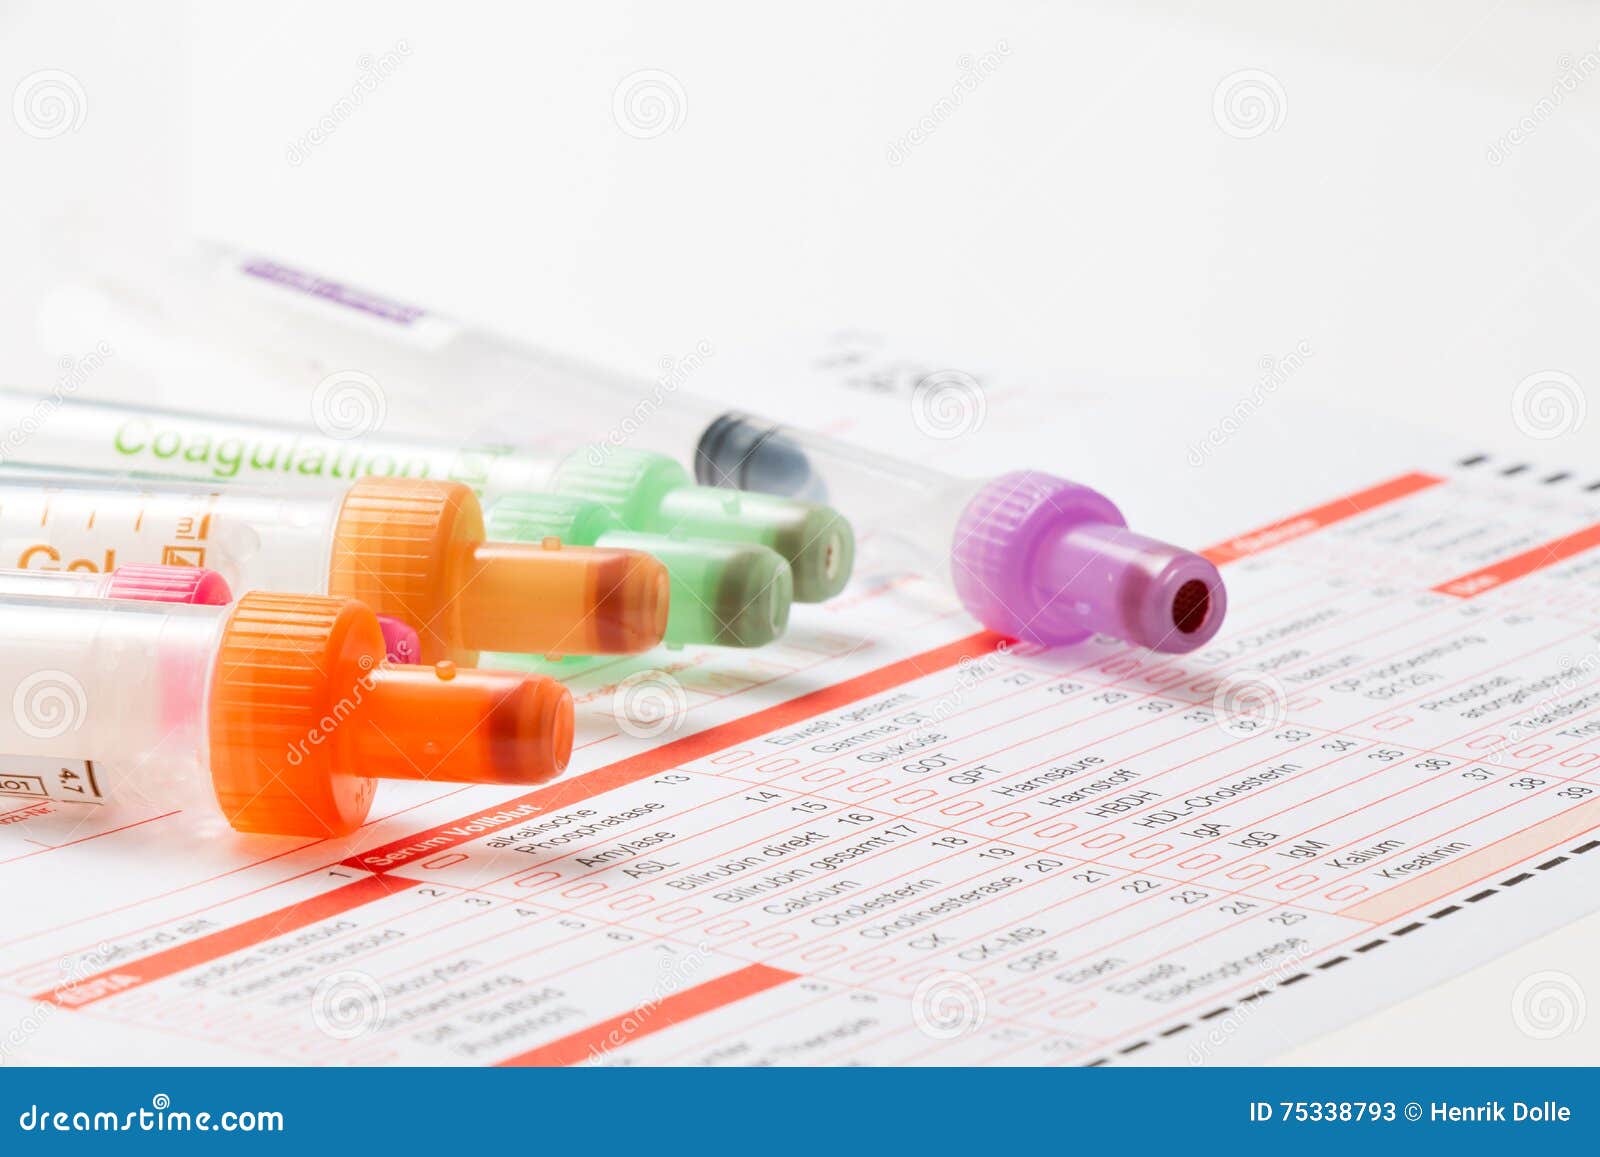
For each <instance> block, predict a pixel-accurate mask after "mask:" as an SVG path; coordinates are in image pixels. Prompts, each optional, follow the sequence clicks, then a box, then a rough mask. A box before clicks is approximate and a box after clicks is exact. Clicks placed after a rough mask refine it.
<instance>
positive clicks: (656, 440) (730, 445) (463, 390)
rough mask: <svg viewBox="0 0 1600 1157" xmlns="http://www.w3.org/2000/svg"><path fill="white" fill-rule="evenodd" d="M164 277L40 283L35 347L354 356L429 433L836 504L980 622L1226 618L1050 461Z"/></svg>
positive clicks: (425, 322) (233, 261) (214, 363)
mask: <svg viewBox="0 0 1600 1157" xmlns="http://www.w3.org/2000/svg"><path fill="white" fill-rule="evenodd" d="M163 274H164V276H161V277H155V278H145V277H139V278H137V279H136V280H128V279H123V280H121V281H119V280H118V279H117V278H116V277H115V276H110V277H102V278H100V279H99V280H97V281H95V282H93V283H92V284H82V285H79V286H76V287H74V288H72V289H69V290H66V291H63V292H62V293H61V294H56V295H51V296H50V298H48V299H47V302H46V306H45V309H44V311H43V313H42V314H41V333H42V334H43V335H45V342H46V345H47V347H48V348H49V351H50V352H51V353H52V354H59V355H63V356H65V355H67V354H69V353H70V352H71V351H72V350H73V349H82V348H87V347H88V346H89V345H92V343H93V341H94V340H96V339H97V338H98V339H101V340H105V341H108V342H109V343H110V344H112V345H113V346H114V347H115V348H116V350H117V353H118V356H119V357H123V356H126V357H128V358H129V360H130V361H132V362H135V363H138V364H141V365H143V366H144V367H146V370H147V372H150V373H152V374H155V373H160V374H162V375H164V380H166V379H170V380H173V381H179V380H181V381H183V382H185V383H186V384H187V386H188V388H190V389H191V391H192V390H194V389H196V388H199V387H200V384H201V383H204V382H207V381H211V380H215V375H216V374H217V373H218V372H229V371H228V369H227V368H228V367H232V371H231V372H239V369H238V367H239V366H241V365H244V364H248V365H249V366H251V367H252V372H254V373H256V374H259V375H260V380H262V381H280V382H297V381H298V382H302V383H304V384H305V385H307V387H309V385H310V381H307V378H308V377H309V375H311V374H313V373H314V374H317V375H318V377H321V378H322V380H325V381H326V380H330V379H329V378H328V377H327V375H334V374H336V373H337V372H338V371H340V370H342V369H346V368H349V367H360V368H361V370H362V371H363V372H364V373H365V374H367V375H370V376H371V378H372V379H373V380H374V381H381V382H382V383H383V388H384V390H386V391H387V397H388V399H389V400H390V401H398V400H399V399H400V397H401V396H402V395H403V396H404V397H406V398H407V399H408V400H409V402H410V404H411V405H412V406H413V408H414V409H415V411H416V412H418V413H425V414H427V415H428V418H429V420H430V422H431V423H432V428H433V429H435V430H437V429H439V428H441V427H442V428H444V429H446V430H450V429H451V428H452V427H454V432H458V433H459V432H461V427H462V426H463V425H464V424H465V423H466V422H467V421H468V419H466V418H464V417H463V415H462V411H463V410H464V409H470V410H471V411H472V412H473V413H475V414H476V415H478V419H477V420H478V422H479V423H480V424H488V423H493V424H495V425H496V426H497V427H499V428H510V429H517V430H519V431H521V430H526V431H534V430H537V431H550V430H561V429H564V430H568V431H570V430H573V429H574V428H576V427H578V426H582V425H587V427H588V428H589V429H590V430H591V431H593V430H595V429H596V428H599V429H602V430H605V431H606V432H605V433H604V434H603V435H602V436H601V438H600V440H599V442H598V443H597V444H596V445H595V446H594V447H592V449H591V451H590V454H589V455H588V457H587V458H586V459H585V460H584V462H585V464H587V463H588V462H593V463H596V464H597V465H596V469H603V468H605V467H606V464H607V463H609V462H612V461H614V460H617V457H618V456H621V458H622V459H626V458H627V456H628V455H630V454H641V453H649V452H651V451H655V452H661V453H665V454H666V455H667V456H668V457H669V458H672V459H675V460H683V461H691V460H692V461H693V462H694V470H695V477H696V480H697V481H698V482H700V483H701V484H702V486H705V487H708V488H711V491H712V493H714V492H715V489H719V488H727V489H730V490H732V491H735V492H743V493H747V494H748V495H749V497H752V498H753V497H754V496H755V495H756V494H764V495H767V496H768V497H777V498H783V499H790V500H793V499H801V500H806V501H813V502H822V501H827V502H831V503H835V504H836V505H837V506H838V507H839V508H840V509H841V510H842V511H844V512H845V514H846V515H848V517H849V518H850V519H851V520H852V522H853V523H854V525H855V527H856V529H857V531H858V532H860V533H861V534H862V535H863V536H864V537H870V538H872V539H874V540H876V542H875V545H876V547H877V548H878V549H879V550H880V551H882V552H883V553H885V554H886V555H887V556H888V557H887V559H886V561H889V562H891V563H892V564H893V565H897V566H904V567H905V568H907V569H912V570H916V571H919V572H923V573H928V574H932V575H935V576H940V577H943V578H945V579H947V580H948V581H949V583H950V584H951V585H952V586H953V587H954V589H955V591H956V593H957V595H958V596H959V598H960V599H961V601H962V603H963V604H964V605H965V606H966V608H967V610H968V611H969V612H970V613H971V614H973V615H974V617H976V618H977V619H978V620H979V621H980V622H982V623H983V624H984V625H985V626H987V627H989V628H991V629H993V630H996V631H1000V632H1003V633H1005V634H1008V635H1012V636H1015V637H1018V638H1021V639H1024V640H1027V641H1030V642H1036V643H1041V644H1045V645H1053V644H1059V643H1069V642H1074V641H1077V640H1079V639H1082V638H1085V637H1086V636H1088V635H1091V634H1093V633H1095V632H1103V633H1105V634H1108V635H1112V636H1114V637H1116V638H1119V639H1123V640H1126V641H1128V642H1132V643H1137V644H1140V645H1143V646H1146V647H1151V648H1155V649H1157V650H1162V651H1175V652H1182V651H1189V650H1193V649H1194V648H1195V647H1198V646H1200V645H1202V644H1203V643H1205V642H1206V641H1207V640H1209V639H1210V638H1211V637H1212V636H1213V635H1214V634H1215V633H1216V631H1217V629H1218V628H1219V627H1220V626H1221V624H1222V620H1223V617H1224V614H1225V611H1226V591H1225V589H1224V587H1223V585H1222V580H1221V577H1220V576H1219V575H1218V573H1217V571H1216V568H1215V567H1213V566H1212V565H1211V563H1210V562H1208V561H1207V560H1206V559H1204V558H1202V557H1201V556H1200V555H1198V554H1195V553H1194V552H1192V551H1188V550H1185V549H1183V548H1181V547H1176V546H1172V545H1170V544H1168V543H1164V542H1161V541H1159V540H1156V539H1152V538H1149V537H1147V536H1144V535H1141V534H1138V533H1136V532H1135V531H1133V530H1131V529H1129V528H1128V526H1127V524H1126V520H1125V519H1124V518H1123V516H1122V514H1121V512H1120V511H1119V510H1118V509H1117V508H1116V506H1115V505H1113V504H1112V502H1111V501H1110V500H1109V499H1107V498H1106V497H1105V496H1104V495H1102V494H1100V493H1098V492H1097V491H1095V490H1092V489H1090V488H1089V487H1087V486H1083V485H1080V484H1078V483H1074V482H1069V481H1068V480H1066V479H1064V478H1061V477H1058V476H1056V475H1053V474H1047V473H1043V472H1038V471H1020V472H1015V473H1009V474H1004V475H1001V476H999V477H997V478H993V479H988V480H972V479H963V478H959V477H956V476H953V475H949V474H946V473H944V472H942V471H938V470H934V469H931V468H928V467H925V466H921V465H918V464H915V463H910V462H903V461H900V460H897V459H895V458H894V457H892V456H890V455H886V454H882V453H879V452H874V451H871V450H868V449H866V448H863V447H857V446H853V445H851V444H849V443H846V442H843V441H840V440H837V439H833V438H828V437H825V436H823V435H819V434H813V433H809V432H805V431H800V430H797V429H794V428H792V427H784V426H781V425H779V424H778V423H775V422H770V421H766V420H763V419H759V418H756V417H752V416H750V415H746V414H742V413H730V412H727V411H726V410H725V409H724V408H723V407H720V406H716V405H713V404H710V403H706V402H701V401H697V400H696V399H694V398H693V397H692V396H690V395H689V394H688V393H687V392H686V391H683V390H681V389H679V388H677V383H668V385H662V384H661V383H647V382H640V381H638V380H635V379H632V378H628V377H625V376H621V375H617V374H613V373H608V372H605V371H601V370H597V369H595V368H593V367H591V366H586V365H583V364H580V363H577V362H574V361H570V360H567V359H562V358H559V357H557V356H554V355H552V354H550V353H548V352H547V351H544V350H541V349H538V348H534V347H530V346H527V345H525V344H523V343H520V342H517V341H515V340H512V339H508V338H503V337H500V336H498V335H496V334H494V333H491V332H488V331H485V330H480V329H473V328H469V327H466V326H463V325H461V324H459V323H457V322H454V321H451V320H449V319H447V318H442V317H439V316H437V315H434V314H431V313H429V312H428V311H426V310H423V309H420V308H417V307H415V306H411V305H406V304H404V303H400V302H396V301H392V300H390V299H387V298H384V297H382V296H380V295H377V294H373V293H369V292H366V291H363V290H359V289H357V288H355V287H353V286H349V285H346V284H343V283H340V282H337V281H333V280H331V279H328V278H324V277H319V276H317V275H315V274H310V273H306V272H304V271H301V270H297V269H294V268H291V267H289V266H287V265H284V264H282V263H278V262H273V261H267V260H262V259H259V258H252V257H247V256H243V255H239V254H235V253H230V252H228V251H226V250H222V249H219V248H215V247H210V248H205V249H202V250H200V251H199V252H198V253H197V254H196V255H195V256H194V257H193V258H192V259H190V260H189V261H187V262H179V263H172V264H169V265H167V266H166V267H165V268H164V270H163ZM167 275H170V276H167ZM191 334H204V335H206V337H205V338H204V339H203V340H201V341H199V342H195V341H187V340H185V337H186V335H191ZM315 380H317V379H316V378H312V379H311V381H315ZM669 387H670V388H669ZM463 398H465V399H469V400H470V405H469V406H467V407H463V405H462V401H461V400H462V399H463ZM747 500H748V498H747V499H744V500H731V501H747ZM696 501H697V502H700V501H702V500H700V499H698V498H697V500H696ZM703 501H705V502H707V503H709V502H710V501H711V500H710V499H706V500H703ZM798 574H799V572H798V570H797V582H798Z"/></svg>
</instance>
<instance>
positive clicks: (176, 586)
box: [0, 564, 233, 607]
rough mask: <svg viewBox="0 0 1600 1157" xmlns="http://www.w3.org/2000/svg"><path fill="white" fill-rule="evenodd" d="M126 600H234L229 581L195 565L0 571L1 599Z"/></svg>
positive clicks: (215, 603)
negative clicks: (103, 570)
mask: <svg viewBox="0 0 1600 1157" xmlns="http://www.w3.org/2000/svg"><path fill="white" fill-rule="evenodd" d="M15 595H22V596H27V597H29V598H43V599H125V600H128V601H130V602H141V603H186V604H188V605H190V606H196V607H220V606H225V605H226V604H228V603H231V602H232V601H233V592H232V591H231V590H230V589H229V588H228V581H227V580H226V579H224V578H223V577H222V576H221V575H220V574H218V573H217V572H216V571H214V570H206V569H205V568H204V567H198V566H161V565H159V564H154V565H146V566H140V565H133V566H119V567H118V568H117V569H116V570H114V571H107V572H100V571H87V570H5V569H0V597H6V596H15Z"/></svg>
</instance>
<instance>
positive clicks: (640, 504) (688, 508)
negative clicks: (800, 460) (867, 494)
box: [550, 448, 855, 603]
mask: <svg viewBox="0 0 1600 1157" xmlns="http://www.w3.org/2000/svg"><path fill="white" fill-rule="evenodd" d="M594 457H595V455H594V454H593V453H591V452H587V451H583V452H579V453H577V454H573V455H571V456H570V457H568V458H566V459H565V460H563V461H562V463H561V464H560V466H558V467H557V468H556V472H555V476H554V477H553V478H552V480H551V483H550V488H551V489H552V490H554V491H556V492H557V493H560V494H567V495H571V496H573V497H576V498H586V499H589V500H590V501H593V502H599V503H603V504H604V505H605V506H606V508H607V509H609V510H610V511H611V513H612V514H614V515H616V517H617V518H618V520H619V521H620V522H621V523H622V525H623V526H625V527H627V528H628V529H629V530H636V531H644V532H646V533H650V534H665V535H671V536H673V537H674V538H678V537H682V538H703V539H711V540H713V541H717V542H743V543H750V544H752V545H755V546H765V547H768V548H769V549H771V550H775V551H777V552H778V553H779V554H781V555H782V556H783V557H784V558H785V559H786V560H788V563H789V567H790V569H791V570H792V571H793V572H794V597H795V598H796V599H797V600H798V601H800V602H802V603H820V602H821V601H822V600H824V599H828V598H832V597H833V596H834V595H836V594H838V593H839V592H840V591H841V590H843V589H844V585H845V583H846V582H847V581H849V578H850V567H851V565H852V564H853V563H854V562H855V535H854V534H853V533H852V532H851V530H850V524H849V523H848V522H847V521H845V519H844V517H843V516H842V515H840V514H839V512H838V511H836V510H834V509H833V508H832V507H831V506H820V505H818V504H816V503H813V502H802V501H800V500H799V499H795V498H784V497H781V496H779V495H776V494H756V493H750V492H746V491H740V490H724V489H722V488H720V487H716V486H696V485H695V483H694V480H693V479H692V478H691V477H690V475H689V472H688V470H686V469H685V468H684V467H683V466H682V465H681V464H680V463H678V462H677V461H676V460H674V459H673V458H670V457H668V456H667V455H665V454H656V453H652V452H650V451H646V450H629V449H621V448H608V449H606V450H605V451H604V453H603V456H601V459H600V461H598V462H596V461H594Z"/></svg>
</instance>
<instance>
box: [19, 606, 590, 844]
mask: <svg viewBox="0 0 1600 1157" xmlns="http://www.w3.org/2000/svg"><path fill="white" fill-rule="evenodd" d="M69 581H70V580H69ZM0 638H4V639H5V641H6V645H5V647H4V649H3V650H0V697H3V698H4V700H5V701H6V702H9V703H10V704H11V705H12V710H11V711H10V712H9V713H5V712H0V753H3V754H0V795H4V796H8V797H12V798H18V799H22V800H24V801H31V802H33V803H35V804H36V805H38V806H42V807H44V808H46V809H47V810H61V809H71V808H74V807H79V806H102V805H108V804H114V803H115V802H116V801H117V800H119V799H131V800H133V801H136V802H142V803H144V804H146V805H151V806H160V807H177V808H204V809H206V810H208V811H211V812H216V811H220V812H221V813H222V815H223V817H224V818H225V819H226V820H227V821H228V823H229V824H230V825H231V826H233V827H234V828H236V829H238V830H240V831H247V832H264V833H277V834H286V835H311V836H327V835H342V834H345V833H347V832H349V831H352V830H354V828H355V827H357V826H358V825H359V824H360V823H361V822H362V820H364V819H365V817H366V815H367V811H368V809H369V808H370V806H371V802H372V796H373V791H374V787H375V784H376V780H377V779H378V778H389V779H428V780H442V781H451V782H469V783H478V782H484V783H507V784H523V783H536V782H541V781H543V780H547V779H549V778H551V777H552V776H554V775H556V774H557V773H558V772H559V771H560V770H561V769H562V768H564V767H565V766H566V763H567V759H568V757H569V755H570V753H571V748H572V733H573V717H572V697H571V695H570V694H569V693H568V692H567V691H566V689H565V688H564V687H562V686H561V685H560V684H559V683H556V682H555V681H553V680H551V679H547V678H543V677H541V676H537V675H527V674H513V673H510V672H499V671H474V670H470V669H457V668H456V667H455V666H454V664H451V663H448V662H445V663H440V664H439V665H437V666H436V667H390V666H388V665H386V664H384V663H383V635H382V631H381V629H380V628H379V626H378V621H377V618H376V617H375V616H374V615H373V614H372V612H371V611H370V610H369V609H367V608H366V607H364V606H362V605H361V604H360V603H356V602H353V601H350V600H341V599H332V598H325V597H320V596H316V595H276V594H267V593H262V592H252V593H250V594H247V595H245V596H244V597H242V598H241V599H239V600H238V601H237V602H236V603H233V604H231V605H228V606H219V605H186V604H178V603H156V602H143V601H125V600H118V599H87V598H71V597H33V596H29V595H0Z"/></svg>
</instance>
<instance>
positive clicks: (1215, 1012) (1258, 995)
mask: <svg viewBox="0 0 1600 1157" xmlns="http://www.w3.org/2000/svg"><path fill="white" fill-rule="evenodd" d="M1481 460H1482V458H1481V457H1480V458H1477V459H1469V460H1465V461H1463V462H1462V463H1461V465H1463V466H1472V465H1475V464H1476V463H1477V462H1478V461H1481ZM1590 489H1600V482H1597V483H1595V484H1594V486H1593V487H1590ZM1596 848H1600V839H1597V840H1590V841H1588V842H1587V843H1583V844H1579V845H1578V846H1577V847H1575V848H1569V849H1568V850H1567V851H1566V853H1564V854H1563V855H1559V856H1555V857H1553V858H1551V859H1548V860H1546V861H1545V862H1544V863H1542V864H1539V865H1537V866H1536V870H1537V871H1540V872H1548V871H1549V870H1550V869H1551V868H1559V867H1560V866H1561V865H1562V864H1565V863H1570V862H1571V860H1572V857H1573V856H1575V855H1582V854H1583V853H1585V852H1592V851H1594V850H1595V849H1596ZM1533 875H1534V874H1533V872H1518V873H1517V874H1516V875H1515V876H1511V877H1509V878H1508V879H1504V880H1501V881H1500V885H1499V887H1496V888H1484V889H1483V890H1482V891H1480V892H1474V893H1473V894H1472V895H1470V896H1468V897H1466V899H1465V903H1468V904H1476V903H1478V902H1479V901H1480V900H1487V899H1488V898H1489V897H1490V896H1498V895H1500V894H1501V892H1502V891H1503V890H1504V889H1506V888H1512V887H1515V886H1516V885H1518V884H1520V883H1522V882H1523V881H1525V880H1531V879H1533ZM1463 911H1465V909H1464V908H1463V907H1462V906H1461V905H1460V904H1446V905H1445V906H1444V907H1443V908H1440V909H1439V910H1438V911H1436V912H1430V913H1429V914H1428V919H1429V920H1439V919H1442V918H1443V917H1445V916H1449V915H1451V914H1452V913H1454V912H1463ZM1426 927H1428V925H1427V924H1426V923H1425V922H1424V921H1421V920H1414V921H1412V922H1411V923H1410V924H1406V925H1404V926H1403V927H1400V928H1396V929H1394V930H1393V931H1392V932H1390V933H1389V935H1388V936H1379V937H1377V938H1376V939H1374V940H1369V941H1367V942H1366V943H1365V944H1358V945H1357V946H1356V947H1355V948H1354V949H1353V951H1354V952H1356V953H1365V952H1371V951H1372V950H1373V949H1374V948H1382V947H1383V946H1384V945H1385V944H1389V943H1392V942H1393V938H1394V937H1396V936H1405V935H1408V934H1410V933H1412V932H1415V931H1416V930H1417V929H1418V928H1426ZM1350 959H1351V957H1349V956H1347V955H1341V956H1333V957H1330V958H1329V959H1327V960H1323V961H1320V962H1318V963H1317V964H1316V965H1314V966H1313V967H1314V968H1315V970H1316V972H1326V971H1327V970H1328V969H1330V968H1333V967H1335V966H1336V965H1340V964H1343V963H1345V962H1346V961H1348V960H1350ZM1315 974H1316V973H1315V972H1312V971H1306V972H1297V973H1295V974H1294V975H1293V976H1289V977H1286V978H1284V979H1283V980H1280V981H1279V982H1278V985H1277V988H1259V989H1257V990H1256V991H1254V992H1252V993H1250V994H1249V995H1248V996H1242V997H1240V998H1239V999H1238V1000H1236V1001H1234V1002H1233V1003H1231V1004H1223V1005H1218V1006H1217V1007H1216V1008H1213V1009H1212V1010H1211V1011H1209V1012H1203V1013H1201V1014H1200V1015H1199V1016H1197V1017H1195V1021H1196V1022H1198V1021H1206V1020H1215V1019H1216V1018H1217V1017H1219V1016H1226V1015H1228V1013H1230V1012H1234V1011H1236V1010H1237V1009H1240V1008H1242V1007H1244V1006H1245V1005H1247V1004H1254V1003H1255V1002H1256V1001H1258V1000H1264V999H1265V998H1267V997H1269V996H1271V995H1272V994H1273V993H1274V992H1277V991H1278V990H1279V989H1282V988H1288V987H1289V986H1290V985H1291V984H1298V983H1299V982H1300V981H1302V980H1308V979H1310V978H1311V977H1312V976H1314V975H1315ZM1192 1027H1194V1025H1193V1023H1191V1022H1187V1021H1186V1022H1184V1023H1183V1024H1176V1025H1173V1026H1172V1027H1170V1028H1166V1029H1163V1030H1161V1031H1160V1032H1157V1033H1154V1034H1153V1035H1151V1036H1148V1037H1144V1038H1143V1039H1141V1040H1137V1041H1134V1042H1133V1043H1132V1044H1127V1045H1123V1046H1122V1047H1121V1048H1119V1049H1117V1055H1118V1056H1127V1055H1128V1054H1129V1053H1135V1052H1138V1051H1139V1050H1140V1049H1142V1048H1144V1047H1146V1046H1147V1045H1151V1044H1154V1043H1155V1042H1156V1041H1157V1040H1160V1039H1163V1038H1165V1037H1172V1036H1177V1035H1178V1034H1179V1033H1181V1032H1184V1031H1186V1030H1187V1029H1190V1028H1192ZM1110 1061H1111V1058H1109V1057H1100V1058H1098V1059H1096V1060H1092V1061H1086V1062H1084V1065H1083V1067H1084V1068H1097V1067H1099V1066H1100V1065H1105V1064H1109V1063H1110Z"/></svg>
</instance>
